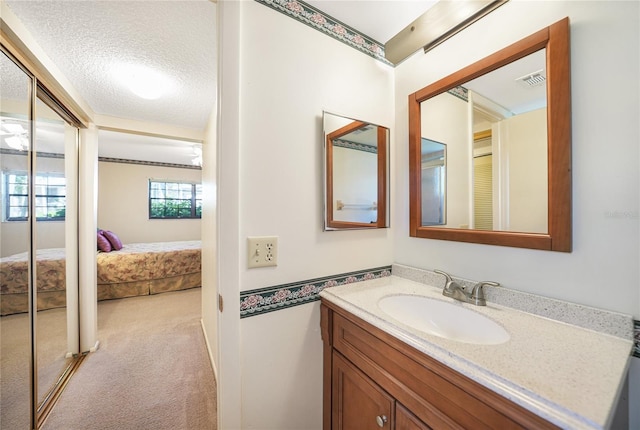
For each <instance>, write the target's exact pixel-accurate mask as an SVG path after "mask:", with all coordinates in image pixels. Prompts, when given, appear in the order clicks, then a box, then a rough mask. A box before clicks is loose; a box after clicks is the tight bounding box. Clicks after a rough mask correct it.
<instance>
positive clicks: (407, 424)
mask: <svg viewBox="0 0 640 430" xmlns="http://www.w3.org/2000/svg"><path fill="white" fill-rule="evenodd" d="M395 430H431V427H429V426H428V425H426V424H425V423H423V422H422V421H420V420H419V419H418V418H416V416H415V415H413V414H412V413H411V412H409V411H408V410H407V409H406V408H405V407H404V406H402V405H401V404H400V403H396V428H395Z"/></svg>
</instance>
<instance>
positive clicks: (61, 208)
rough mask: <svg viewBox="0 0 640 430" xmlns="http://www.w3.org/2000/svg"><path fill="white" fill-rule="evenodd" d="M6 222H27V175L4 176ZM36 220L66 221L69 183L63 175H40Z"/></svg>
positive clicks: (11, 173) (13, 173) (8, 174)
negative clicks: (67, 186) (67, 183)
mask: <svg viewBox="0 0 640 430" xmlns="http://www.w3.org/2000/svg"><path fill="white" fill-rule="evenodd" d="M2 176H3V183H4V187H5V193H4V195H5V201H4V219H5V220H6V221H26V220H27V217H28V215H29V197H28V180H27V179H28V178H27V174H26V173H25V172H4V173H3V175H2ZM35 195H36V203H35V204H36V208H35V209H36V220H38V221H63V220H64V219H65V210H66V179H65V177H64V175H63V174H61V173H38V174H37V175H36V182H35Z"/></svg>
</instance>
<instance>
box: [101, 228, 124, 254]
mask: <svg viewBox="0 0 640 430" xmlns="http://www.w3.org/2000/svg"><path fill="white" fill-rule="evenodd" d="M102 235H103V236H104V237H106V238H107V240H108V241H109V243H110V244H111V247H112V248H113V249H114V250H115V251H120V250H121V249H122V242H121V241H120V238H118V236H116V234H115V233H114V232H112V231H108V230H102Z"/></svg>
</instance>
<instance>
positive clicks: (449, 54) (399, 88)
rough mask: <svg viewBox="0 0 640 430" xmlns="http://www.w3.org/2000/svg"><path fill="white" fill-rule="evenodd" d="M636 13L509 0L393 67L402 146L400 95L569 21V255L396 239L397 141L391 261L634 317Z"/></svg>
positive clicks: (619, 7) (633, 398)
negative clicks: (444, 40) (492, 281)
mask: <svg viewBox="0 0 640 430" xmlns="http://www.w3.org/2000/svg"><path fill="white" fill-rule="evenodd" d="M639 7H640V3H638V2H613V1H607V2H604V1H600V2H594V1H566V2H565V1H549V2H541V1H537V2H530V1H516V0H513V1H510V2H508V3H506V4H505V5H503V6H501V7H500V8H498V9H497V10H495V11H494V12H492V13H491V14H490V15H488V16H486V17H485V18H483V19H482V20H480V21H478V22H476V23H475V24H473V25H472V26H471V27H470V28H468V29H466V30H464V31H463V32H462V33H460V34H458V35H456V36H454V37H453V38H451V39H449V40H448V41H446V42H444V43H443V44H441V45H439V46H438V47H437V48H435V49H434V50H432V51H430V52H429V53H427V54H423V53H421V52H420V53H417V54H415V55H414V56H412V57H411V58H410V59H408V60H407V61H405V62H404V63H402V64H401V65H399V66H398V67H396V69H395V72H396V74H395V77H396V113H397V116H396V124H397V127H396V129H395V138H396V142H407V140H408V129H407V126H405V124H407V123H408V117H407V99H406V96H407V94H410V93H413V92H415V91H416V90H418V89H420V88H422V87H424V86H426V85H427V84H430V83H432V82H434V81H436V80H437V79H439V78H442V77H444V76H446V75H448V74H450V73H451V72H453V71H455V70H458V69H460V68H461V67H464V66H466V65H468V64H471V63H472V62H474V61H477V60H479V59H481V58H483V57H484V56H486V55H488V54H490V53H492V52H495V51H497V50H499V49H501V48H503V47H504V46H507V45H508V44H510V43H512V42H515V41H516V40H519V39H521V38H523V37H525V36H527V35H528V34H530V33H533V32H534V31H537V30H539V29H541V28H543V27H546V26H548V25H550V24H552V23H554V22H556V21H558V20H560V19H562V18H564V17H565V16H569V18H570V20H571V79H572V86H571V87H572V126H573V161H572V165H573V171H572V172H573V173H572V175H573V252H572V253H557V252H548V251H534V250H525V249H516V248H508V247H497V246H489V245H476V244H465V243H456V242H447V241H437V240H428V239H416V238H410V237H408V234H407V231H408V228H409V226H408V223H409V212H408V210H409V209H408V208H409V200H408V198H409V197H408V189H409V186H408V177H409V172H408V150H407V145H402V144H398V145H396V146H394V147H393V148H394V149H395V151H396V152H395V160H396V165H395V167H396V176H395V188H394V194H395V195H396V197H397V198H396V200H395V205H394V206H393V208H392V215H393V216H392V220H393V224H392V230H393V232H394V236H395V241H394V245H395V250H394V256H395V261H396V262H398V263H402V264H407V265H410V266H415V267H420V268H425V269H433V268H439V269H442V270H445V271H447V272H450V273H452V274H454V275H457V276H461V277H464V278H468V279H475V280H479V279H491V280H495V281H499V282H500V283H502V284H503V285H504V286H506V287H508V288H513V289H517V290H521V291H527V292H531V293H534V294H539V295H543V296H547V297H554V298H558V299H561V300H566V301H569V302H575V303H581V304H585V305H589V306H593V307H596V308H602V309H608V310H613V311H618V312H623V313H626V314H632V315H633V316H634V317H635V318H636V319H638V318H640V272H639V266H638V261H640V253H639V246H640V240H639V237H640V229H639V221H640V216H639V207H638V202H639V194H640V192H639V184H640V178H639V174H638V172H639V171H640V169H639V168H638V162H639V142H640V129H639V128H638V118H639V117H640V112H639V106H640V103H639V95H640V88H639V80H638V76H640V70H639V64H640V58H639V57H640V34H639V27H640V26H639V25H638V19H639V16H640V10H639ZM450 173H451V172H450ZM632 360H633V363H632V370H633V372H632V374H631V376H630V386H631V389H630V405H637V404H639V403H640V400H639V399H638V390H637V387H638V386H640V372H638V362H639V361H640V360H638V359H635V358H634V359H632ZM630 416H631V428H637V426H638V425H640V412H639V411H638V408H634V407H631V408H630ZM634 423H635V427H634Z"/></svg>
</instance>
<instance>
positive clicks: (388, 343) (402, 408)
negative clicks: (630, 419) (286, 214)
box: [321, 266, 632, 430]
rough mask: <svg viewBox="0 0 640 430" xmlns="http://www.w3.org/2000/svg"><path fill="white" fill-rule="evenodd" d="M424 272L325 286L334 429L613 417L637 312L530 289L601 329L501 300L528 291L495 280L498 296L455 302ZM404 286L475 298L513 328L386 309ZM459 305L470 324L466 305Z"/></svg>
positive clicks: (412, 293)
mask: <svg viewBox="0 0 640 430" xmlns="http://www.w3.org/2000/svg"><path fill="white" fill-rule="evenodd" d="M401 269H402V268H400V269H398V268H396V266H394V273H395V272H396V271H398V272H400V271H402V270H401ZM420 272H421V273H420ZM413 273H414V274H415V273H418V277H422V278H423V279H422V281H423V282H426V283H423V282H416V281H415V280H410V279H406V278H402V277H399V276H390V277H386V278H381V279H374V280H370V281H364V282H359V283H355V284H350V285H343V286H339V287H333V288H328V289H325V290H324V291H323V292H322V293H321V298H322V305H321V326H322V339H323V342H324V361H323V363H324V364H323V366H324V394H323V399H324V410H323V421H324V429H325V430H328V429H333V430H337V429H367V428H371V429H373V428H384V429H412V430H414V429H429V428H436V429H440V428H458V429H462V428H473V429H483V428H485V429H490V428H491V429H495V428H500V429H506V428H527V429H530V428H536V429H551V428H576V429H578V428H589V429H595V428H607V427H608V426H609V424H610V422H611V419H612V415H613V412H614V411H613V409H615V406H616V404H617V400H618V396H619V393H620V390H621V387H622V386H623V384H624V380H625V378H626V371H627V366H628V363H629V357H630V352H631V348H632V342H631V320H630V317H627V316H624V315H620V314H615V313H608V312H603V311H600V310H596V309H590V308H585V307H581V306H578V305H571V304H566V303H564V302H558V301H553V300H549V299H545V298H540V299H539V302H538V303H535V302H536V300H538V299H536V298H535V296H533V297H532V296H531V295H529V294H526V297H521V298H522V299H525V300H526V302H527V304H526V305H525V306H534V307H536V306H538V307H540V308H541V309H545V311H542V313H543V314H544V312H547V311H550V312H551V313H553V312H556V311H558V312H561V313H562V314H564V315H568V314H574V315H575V318H576V320H577V321H579V323H580V321H590V322H587V324H595V326H597V327H596V328H602V331H596V330H594V328H593V327H589V328H584V327H580V326H577V325H572V324H567V323H566V322H559V321H555V320H552V319H551V318H549V315H535V314H534V313H531V311H530V310H528V311H527V312H524V311H522V310H518V309H515V308H512V307H507V306H503V305H497V304H495V302H493V303H492V299H497V300H498V301H500V300H503V301H504V300H507V301H511V302H513V303H516V302H517V296H518V294H520V293H518V292H514V291H513V290H508V289H505V288H492V289H489V291H488V292H487V301H488V303H487V306H474V305H471V304H467V303H461V302H458V301H454V300H452V299H450V298H446V297H443V296H442V294H441V293H442V286H441V284H442V280H443V278H442V277H439V276H438V275H435V274H434V273H433V272H428V271H417V272H416V271H415V269H414V272H413ZM494 290H496V291H494ZM498 290H502V291H498ZM500 294H502V295H503V296H502V297H499V295H500ZM392 296H402V297H407V298H411V297H415V298H416V300H418V299H423V300H426V301H434V302H438V303H443V302H444V303H447V304H446V305H445V306H454V307H462V308H467V309H466V310H464V312H468V311H470V312H471V313H474V314H478V317H479V318H483V319H489V320H491V321H493V322H494V323H496V324H498V325H500V326H501V327H503V328H504V330H506V332H507V333H508V336H507V339H506V340H505V339H498V340H495V339H493V338H491V337H489V338H488V340H486V339H485V340H483V339H478V342H477V343H475V340H474V338H473V335H472V337H471V339H467V340H465V341H460V340H454V339H453V337H452V336H454V334H451V335H449V334H446V333H444V334H442V333H441V334H439V335H434V334H430V333H429V332H427V331H425V330H423V329H422V328H420V329H417V328H416V325H415V324H414V323H413V322H411V321H408V320H404V319H403V317H402V315H399V314H394V316H391V315H390V314H388V313H386V312H385V311H383V310H382V308H381V306H380V303H381V300H384V299H385V298H388V297H392ZM506 297H508V298H506ZM514 297H516V298H515V299H514ZM516 306H517V305H516ZM554 306H561V307H562V306H564V307H563V308H562V309H556V310H553V309H551V308H553V307H554ZM451 309H452V310H455V309H454V308H451ZM410 312H411V311H410V310H409V309H408V310H407V313H410ZM453 314H455V318H459V319H461V321H459V324H460V327H462V328H463V330H462V331H466V330H465V329H464V325H465V323H466V322H467V321H465V317H464V313H461V314H458V313H457V312H453ZM458 315H463V316H462V317H460V316H458ZM442 318H445V319H446V318H447V316H446V314H445V315H443V317H442ZM427 319H428V318H427ZM401 320H402V321H401ZM444 322H445V323H446V321H444ZM627 323H628V325H629V327H627ZM472 324H473V323H472ZM627 328H628V329H629V332H628V338H627ZM603 331H604V332H603ZM472 332H473V330H471V331H470V333H472ZM472 342H473V343H472Z"/></svg>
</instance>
